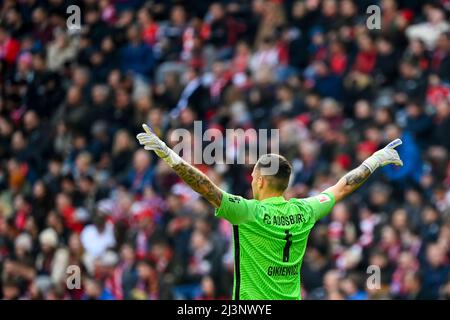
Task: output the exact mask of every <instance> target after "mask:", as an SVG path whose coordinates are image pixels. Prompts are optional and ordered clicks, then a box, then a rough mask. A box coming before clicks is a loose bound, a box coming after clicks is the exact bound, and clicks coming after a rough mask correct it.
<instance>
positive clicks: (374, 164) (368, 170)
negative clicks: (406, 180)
mask: <svg viewBox="0 0 450 320" xmlns="http://www.w3.org/2000/svg"><path fill="white" fill-rule="evenodd" d="M401 144H402V140H400V139H395V140H394V141H392V142H391V143H389V144H388V145H387V146H386V147H384V148H383V149H381V150H378V151H377V152H375V153H374V154H373V155H371V156H370V157H369V158H367V159H366V160H365V161H364V162H363V163H362V164H361V165H360V166H359V167H358V168H356V169H354V170H352V171H350V172H349V173H347V174H346V175H345V176H343V177H342V178H341V179H340V180H339V181H338V182H337V183H336V184H335V185H334V186H332V187H330V188H328V189H327V190H325V191H324V192H328V193H331V194H333V195H334V198H335V199H336V202H338V201H340V200H342V199H344V198H345V197H346V196H348V195H349V194H351V193H352V192H353V191H355V190H356V189H358V188H359V187H360V186H361V185H362V184H363V183H364V182H365V181H366V180H367V178H369V177H370V175H371V174H372V173H373V172H374V171H375V170H376V169H377V168H379V167H383V166H385V165H387V164H395V165H397V166H402V165H403V162H402V160H401V159H400V156H399V155H398V153H397V151H395V148H396V147H398V146H399V145H401Z"/></svg>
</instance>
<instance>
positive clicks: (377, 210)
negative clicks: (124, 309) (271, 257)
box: [0, 0, 450, 299]
mask: <svg viewBox="0 0 450 320" xmlns="http://www.w3.org/2000/svg"><path fill="white" fill-rule="evenodd" d="M70 4H77V5H78V6H79V8H80V12H81V20H80V22H81V25H80V28H76V27H75V28H70V29H68V27H67V23H66V22H67V19H68V18H69V16H70V14H69V13H67V11H66V9H67V7H68V5H70ZM372 4H376V5H378V6H379V7H380V8H381V15H380V17H379V18H380V22H381V29H373V30H371V29H369V28H368V25H367V24H366V20H367V18H368V17H369V14H367V13H366V9H367V7H368V6H369V5H372ZM449 21H450V1H448V0H437V1H428V0H420V1H419V0H380V1H376V0H371V1H369V0H361V1H360V0H358V1H356V0H341V1H337V0H297V1H294V0H253V1H250V0H249V1H245V0H223V1H217V0H195V1H188V0H173V1H168V0H147V1H146V0H83V1H66V0H0V61H1V62H0V63H1V65H0V94H1V95H0V298H3V299H229V298H230V297H231V290H232V285H233V250H232V230H231V226H230V225H229V224H228V222H226V221H223V220H219V219H216V218H215V217H214V210H213V208H212V207H211V206H210V205H209V204H208V203H206V202H205V201H204V200H203V199H201V198H200V197H199V196H198V195H197V194H195V193H194V192H192V191H191V190H190V189H189V188H188V187H187V186H186V185H185V184H183V183H182V182H181V181H180V179H179V178H178V177H177V176H176V175H175V174H174V173H173V172H172V171H171V170H170V168H168V167H167V166H166V165H165V164H164V163H163V162H162V161H160V160H159V159H158V158H157V157H156V156H155V155H154V154H153V153H149V152H147V151H144V150H143V149H141V148H139V147H138V145H137V143H136V139H135V138H134V136H135V135H136V134H137V133H138V132H140V131H141V127H140V126H141V124H142V123H143V122H145V123H147V124H149V125H150V126H151V127H152V128H153V130H154V131H155V132H156V133H157V134H158V135H159V136H160V137H161V138H162V139H164V140H165V141H167V142H168V144H169V145H173V144H174V143H175V142H176V141H173V140H172V139H171V133H172V132H173V130H174V129H178V128H184V129H187V130H192V129H193V127H194V121H196V120H201V121H202V125H203V128H204V129H208V128H215V129H218V130H220V131H222V132H224V130H225V129H226V128H231V129H238V128H242V129H252V128H253V129H269V128H271V129H279V130H280V131H279V132H280V135H279V138H280V141H279V142H280V144H279V146H280V153H281V154H283V155H285V156H286V157H287V158H288V159H289V160H290V161H291V162H292V164H293V167H294V172H293V175H292V181H291V186H290V188H289V190H288V191H287V192H286V197H287V198H290V197H300V198H302V197H307V196H311V195H314V194H317V193H318V192H320V191H322V190H323V189H325V188H326V187H328V186H330V185H332V184H334V183H335V182H336V181H337V179H338V178H340V177H341V176H342V175H343V174H345V173H346V172H347V171H348V170H350V169H352V168H353V167H355V166H356V165H358V164H359V163H361V161H363V160H364V159H365V158H366V157H368V156H370V155H371V154H372V153H373V152H374V151H376V150H377V149H378V148H380V147H383V146H384V145H385V144H386V143H387V142H388V141H389V140H391V139H394V138H397V137H401V138H402V140H403V145H402V146H401V147H399V149H398V150H399V153H400V156H401V158H402V159H403V162H404V166H403V167H393V166H389V167H384V168H382V169H380V170H378V171H377V172H376V174H374V176H372V177H371V178H370V179H369V180H368V182H367V183H366V184H364V185H363V187H361V189H360V190H358V191H357V192H355V193H354V194H353V195H352V196H350V197H349V198H348V199H347V200H346V201H344V202H342V203H339V204H337V205H336V206H335V208H334V209H333V210H332V212H331V214H330V215H329V216H328V217H326V218H325V219H324V220H323V221H321V222H319V223H318V224H317V226H316V227H315V228H314V229H313V231H312V233H311V235H310V240H309V244H308V249H307V252H306V255H305V258H304V263H303V268H302V279H301V284H302V294H303V297H304V298H305V299H449V298H450V278H449V275H450V261H449V258H450V256H449V253H450V161H449V157H450V153H449V152H450V102H449V101H450V24H449ZM249 139H251V137H250V138H249ZM224 147H225V148H226V150H225V153H226V154H227V155H230V154H231V155H234V154H236V148H237V146H236V145H235V144H230V145H226V146H224ZM198 167H199V169H200V170H202V171H204V172H205V173H206V174H207V175H208V176H209V177H210V178H211V179H212V180H213V181H214V182H215V183H216V184H218V185H219V186H220V187H221V188H223V189H224V190H226V191H228V192H231V193H234V194H239V195H242V196H246V197H251V190H250V181H251V176H250V173H251V169H252V165H251V164H247V165H245V164H244V165H239V164H229V165H218V164H217V165H211V166H206V165H199V166H198ZM68 267H69V268H68ZM78 275H79V276H80V277H79V278H77V276H78Z"/></svg>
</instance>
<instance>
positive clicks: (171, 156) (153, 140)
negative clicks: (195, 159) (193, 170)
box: [136, 124, 183, 168]
mask: <svg viewBox="0 0 450 320" xmlns="http://www.w3.org/2000/svg"><path fill="white" fill-rule="evenodd" d="M142 127H143V128H144V131H145V132H141V133H139V134H138V135H137V136H136V138H137V139H138V141H139V143H140V144H141V145H143V146H144V149H145V150H148V151H155V153H156V154H157V155H158V157H160V158H161V159H163V160H164V161H165V162H167V164H168V165H169V166H170V167H171V168H173V167H174V166H176V165H177V164H180V163H181V162H182V161H183V160H182V159H181V157H180V156H179V155H178V154H176V153H175V152H174V151H173V150H172V149H170V148H169V147H168V146H167V145H166V144H165V143H164V141H161V139H159V138H158V136H157V135H156V134H155V133H154V132H152V131H151V130H150V128H149V126H147V125H146V124H143V125H142Z"/></svg>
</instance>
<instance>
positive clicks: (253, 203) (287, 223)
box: [137, 124, 403, 300]
mask: <svg viewBox="0 0 450 320" xmlns="http://www.w3.org/2000/svg"><path fill="white" fill-rule="evenodd" d="M143 128H144V131H145V132H143V133H140V134H138V135H137V139H138V140H139V143H140V144H141V145H143V146H144V149H145V150H149V151H154V152H156V154H157V155H158V156H159V157H160V158H162V159H163V160H164V161H165V162H166V163H167V164H168V165H169V166H170V167H171V168H173V170H175V172H176V173H177V174H178V176H180V178H181V179H183V180H184V182H185V183H186V184H188V185H189V186H190V187H191V188H192V189H193V190H194V191H196V192H198V193H199V194H201V195H202V196H203V197H205V198H206V200H208V201H209V202H210V203H211V204H212V205H213V206H214V207H215V208H216V216H218V217H221V218H224V219H226V220H228V221H229V222H230V223H231V224H232V225H233V234H234V241H233V242H234V260H235V270H234V289H233V299H235V300H270V299H273V300H287V299H301V293H300V269H301V264H302V261H303V256H304V254H305V249H306V244H307V240H308V235H309V232H310V231H311V229H312V227H313V226H314V224H315V223H316V222H317V221H318V220H319V219H321V218H323V217H324V216H325V215H327V214H328V213H329V212H330V210H331V209H332V208H333V206H334V204H335V203H336V202H337V201H340V200H342V199H343V198H345V197H346V196H347V195H349V194H350V193H352V192H353V191H354V190H356V189H357V188H358V187H359V186H360V185H361V184H363V183H364V181H366V179H367V178H369V176H370V175H371V174H372V173H373V172H374V171H375V170H376V169H377V168H379V167H382V166H385V165H387V164H395V165H403V163H402V160H401V159H400V157H399V155H398V153H397V151H395V148H396V147H397V146H399V145H400V144H401V143H402V142H401V140H400V139H396V140H394V141H392V142H391V143H389V144H388V145H387V146H386V147H385V148H383V149H381V150H379V151H377V152H375V153H374V154H373V155H372V156H370V157H369V158H367V159H366V160H365V161H364V162H363V163H362V164H361V165H360V166H359V167H358V168H356V169H354V170H352V171H350V172H349V173H347V174H346V175H345V176H344V177H342V178H341V179H340V180H339V181H338V182H337V183H336V184H335V185H334V186H332V187H330V188H328V189H327V190H325V191H323V192H322V193H320V194H319V195H317V196H314V197H310V198H306V199H290V200H285V199H284V197H283V193H284V191H285V190H286V188H287V187H288V183H289V177H290V175H291V170H292V168H291V165H290V163H289V162H288V161H287V160H286V159H285V158H284V157H283V156H280V155H277V154H266V155H263V156H261V157H260V158H259V159H258V161H257V163H256V165H255V166H254V169H253V172H252V178H253V179H252V191H253V197H254V199H252V200H247V199H244V198H242V197H240V196H235V195H232V194H229V193H227V192H225V191H223V190H221V189H220V188H219V187H217V186H216V185H215V184H214V183H213V182H211V180H210V179H209V178H208V177H207V176H206V175H205V174H203V173H202V172H200V171H199V170H198V169H196V168H195V167H193V166H192V165H190V164H189V163H187V162H186V161H185V160H183V159H182V158H181V157H180V156H178V155H177V154H176V153H175V152H174V151H173V150H171V149H170V148H169V147H167V145H166V144H165V143H164V142H163V141H161V140H160V139H159V138H158V137H157V136H156V135H155V134H154V133H152V132H151V130H150V128H149V127H148V126H147V125H145V124H144V125H143ZM274 163H275V164H276V166H277V168H278V170H276V172H271V171H273V170H268V169H269V168H272V167H273V164H274Z"/></svg>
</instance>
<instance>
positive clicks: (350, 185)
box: [325, 165, 371, 202]
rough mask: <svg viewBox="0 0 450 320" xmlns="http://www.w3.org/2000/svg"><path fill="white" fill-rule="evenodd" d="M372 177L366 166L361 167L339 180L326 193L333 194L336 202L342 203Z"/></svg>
mask: <svg viewBox="0 0 450 320" xmlns="http://www.w3.org/2000/svg"><path fill="white" fill-rule="evenodd" d="M370 175H371V173H370V170H369V169H368V168H367V167H366V166H365V165H360V166H359V167H358V168H356V169H354V170H352V171H350V172H349V173H347V174H346V175H345V176H343V177H342V178H341V179H339V181H338V183H336V184H335V185H334V186H332V187H330V188H328V189H327V190H325V192H329V193H331V194H333V195H334V198H335V199H336V202H337V201H341V200H342V199H344V198H345V197H346V196H348V195H349V194H350V193H352V192H353V191H355V190H356V189H358V188H359V186H360V185H362V184H363V183H364V181H366V180H367V178H369V176H370Z"/></svg>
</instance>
